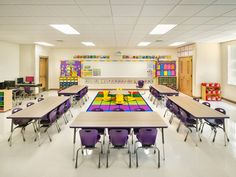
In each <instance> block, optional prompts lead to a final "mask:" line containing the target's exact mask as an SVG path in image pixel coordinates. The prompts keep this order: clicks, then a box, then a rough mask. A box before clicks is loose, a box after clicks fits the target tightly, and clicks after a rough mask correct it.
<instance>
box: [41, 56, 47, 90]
mask: <svg viewBox="0 0 236 177" xmlns="http://www.w3.org/2000/svg"><path fill="white" fill-rule="evenodd" d="M39 83H41V84H42V90H43V91H45V90H48V58H47V57H40V60H39Z"/></svg>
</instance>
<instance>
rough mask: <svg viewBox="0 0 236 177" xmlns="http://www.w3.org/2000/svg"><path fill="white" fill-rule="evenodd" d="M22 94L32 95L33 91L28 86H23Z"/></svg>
mask: <svg viewBox="0 0 236 177" xmlns="http://www.w3.org/2000/svg"><path fill="white" fill-rule="evenodd" d="M24 95H25V96H28V97H31V96H33V91H32V90H31V89H30V87H28V86H26V87H24Z"/></svg>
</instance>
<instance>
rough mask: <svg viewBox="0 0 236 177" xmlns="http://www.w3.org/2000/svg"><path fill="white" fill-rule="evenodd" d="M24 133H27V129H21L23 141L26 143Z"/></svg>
mask: <svg viewBox="0 0 236 177" xmlns="http://www.w3.org/2000/svg"><path fill="white" fill-rule="evenodd" d="M24 131H25V127H22V128H21V134H22V138H23V141H24V142H25V135H24Z"/></svg>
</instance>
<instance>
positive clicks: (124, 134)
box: [109, 129, 128, 147]
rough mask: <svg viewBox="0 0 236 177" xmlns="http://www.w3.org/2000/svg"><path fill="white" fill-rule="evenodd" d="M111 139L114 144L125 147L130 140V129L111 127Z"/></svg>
mask: <svg viewBox="0 0 236 177" xmlns="http://www.w3.org/2000/svg"><path fill="white" fill-rule="evenodd" d="M109 139H110V142H111V144H112V145H113V146H115V147H123V146H124V145H125V144H126V143H127V141H128V130H126V129H111V130H109Z"/></svg>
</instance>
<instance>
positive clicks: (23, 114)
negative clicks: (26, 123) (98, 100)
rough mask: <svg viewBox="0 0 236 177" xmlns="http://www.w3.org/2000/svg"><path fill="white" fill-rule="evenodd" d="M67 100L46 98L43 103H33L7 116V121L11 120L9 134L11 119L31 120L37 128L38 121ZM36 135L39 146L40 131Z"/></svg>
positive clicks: (55, 97)
mask: <svg viewBox="0 0 236 177" xmlns="http://www.w3.org/2000/svg"><path fill="white" fill-rule="evenodd" d="M68 99H70V97H59V96H52V97H47V98H45V99H44V100H43V101H40V102H38V103H35V104H33V105H32V106H30V107H27V108H25V109H23V110H22V111H19V112H17V113H15V114H12V115H10V116H8V117H7V119H12V121H11V132H12V131H13V119H33V120H36V121H37V123H38V125H39V126H38V127H40V120H41V119H42V118H43V117H44V116H46V115H47V114H48V113H50V112H51V111H52V110H54V109H55V108H57V107H58V106H59V105H61V104H62V103H65V102H66V101H67V100H68ZM37 135H38V142H39V145H40V130H38V131H37Z"/></svg>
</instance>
